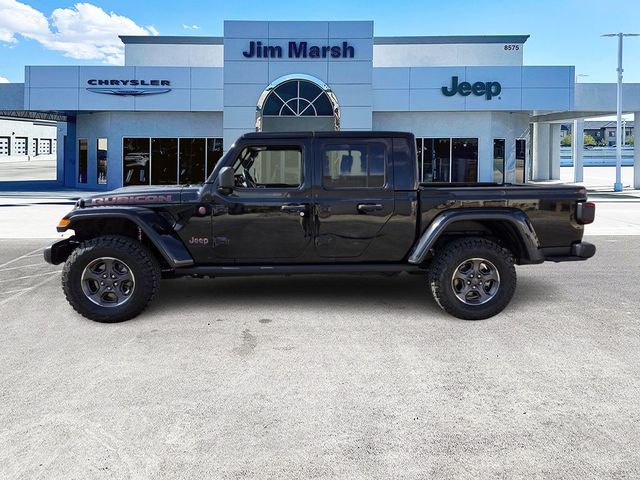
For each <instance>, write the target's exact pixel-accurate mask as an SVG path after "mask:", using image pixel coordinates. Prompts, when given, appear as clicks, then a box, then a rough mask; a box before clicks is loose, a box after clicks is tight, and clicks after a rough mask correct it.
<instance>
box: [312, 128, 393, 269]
mask: <svg viewBox="0 0 640 480" xmlns="http://www.w3.org/2000/svg"><path fill="white" fill-rule="evenodd" d="M391 152H392V141H391V139H367V138H342V137H341V138H340V139H331V138H326V139H323V138H318V139H317V141H316V146H315V159H316V161H315V165H314V168H315V170H314V171H315V180H316V181H315V184H314V190H313V200H314V204H315V215H316V216H315V231H316V238H315V250H316V254H317V255H318V256H319V257H321V258H324V259H325V260H328V259H331V258H335V259H344V260H345V261H358V262H375V261H383V260H384V258H385V256H384V251H383V250H378V249H377V247H376V246H375V244H376V241H377V240H380V238H379V237H380V234H381V231H382V228H383V227H384V225H385V223H386V222H387V221H388V220H389V218H390V217H391V216H392V215H393V212H394V191H393V169H392V162H391V161H390V158H391ZM381 243H383V242H378V244H381Z"/></svg>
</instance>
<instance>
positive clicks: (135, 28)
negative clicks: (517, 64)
mask: <svg viewBox="0 0 640 480" xmlns="http://www.w3.org/2000/svg"><path fill="white" fill-rule="evenodd" d="M638 3H640V0H624V1H623V2H614V3H611V4H607V3H606V2H604V3H603V2H602V1H600V0H599V1H595V0H582V1H578V0H565V1H562V2H561V1H558V0H555V1H550V0H511V1H503V0H492V1H486V2H479V1H478V0H475V1H469V0H453V1H447V0H437V1H433V0H424V1H413V2H412V1H406V0H387V1H380V0H369V1H347V0H323V1H322V2H305V1H300V0H298V1H295V2H293V1H284V0H280V1H272V2H269V3H267V2H264V1H259V0H233V1H216V0H209V1H206V0H196V1H190V0H179V1H166V0H155V1H142V0H139V1H131V0H124V1H123V0H115V1H102V0H94V1H92V2H83V3H76V2H72V1H71V2H67V1H63V0H56V1H51V0H22V1H18V0H0V82H6V81H9V82H23V81H24V67H25V65H102V64H107V65H108V64H114V65H121V64H122V63H123V61H124V55H123V45H122V44H121V42H120V40H119V39H118V35H122V34H126V35H211V36H222V34H223V21H224V20H373V21H374V34H375V35H380V36H385V35H394V36H398V35H481V34H482V35H507V34H528V35H531V38H529V40H528V41H527V43H526V44H525V46H524V63H525V65H575V67H576V74H577V75H579V77H578V79H577V80H578V81H579V82H589V83H591V82H615V81H616V71H615V69H616V62H617V57H616V51H617V40H616V39H614V38H601V37H600V34H603V33H613V32H620V31H623V32H632V33H640V8H638ZM613 7H615V8H618V10H619V12H620V13H619V14H615V13H614V11H613V10H614V8H613ZM624 59H625V60H624V70H625V71H624V80H625V82H638V83H640V37H635V38H634V37H630V38H628V39H626V41H625V49H624Z"/></svg>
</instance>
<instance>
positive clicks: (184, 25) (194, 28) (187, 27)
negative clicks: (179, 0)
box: [182, 23, 200, 30]
mask: <svg viewBox="0 0 640 480" xmlns="http://www.w3.org/2000/svg"><path fill="white" fill-rule="evenodd" d="M182 28H184V29H185V30H200V25H195V24H194V25H187V24H186V23H183V24H182Z"/></svg>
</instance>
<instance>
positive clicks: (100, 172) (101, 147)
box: [96, 138, 108, 185]
mask: <svg viewBox="0 0 640 480" xmlns="http://www.w3.org/2000/svg"><path fill="white" fill-rule="evenodd" d="M107 150H108V149H107V139H106V138H99V139H98V140H97V142H96V163H97V169H96V171H97V182H98V185H106V184H107V159H108V155H107Z"/></svg>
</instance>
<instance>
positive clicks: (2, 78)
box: [0, 76, 9, 83]
mask: <svg viewBox="0 0 640 480" xmlns="http://www.w3.org/2000/svg"><path fill="white" fill-rule="evenodd" d="M0 83H9V80H8V79H7V78H5V77H1V76H0Z"/></svg>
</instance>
